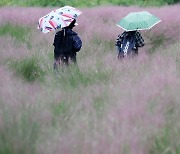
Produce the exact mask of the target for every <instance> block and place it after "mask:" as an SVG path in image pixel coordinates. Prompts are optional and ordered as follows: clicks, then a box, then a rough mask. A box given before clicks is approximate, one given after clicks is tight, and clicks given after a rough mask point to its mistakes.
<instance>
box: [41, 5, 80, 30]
mask: <svg viewBox="0 0 180 154" xmlns="http://www.w3.org/2000/svg"><path fill="white" fill-rule="evenodd" d="M81 13H82V12H81V11H80V10H78V9H76V8H73V7H71V6H64V7H62V8H59V9H56V10H54V11H52V12H50V13H48V14H47V15H45V16H43V17H41V18H40V19H39V21H38V29H40V30H41V31H42V32H43V33H48V32H51V31H55V30H57V29H59V28H63V27H67V26H69V24H70V23H71V22H72V21H73V20H74V19H75V18H77V17H78V16H79V15H80V14H81Z"/></svg>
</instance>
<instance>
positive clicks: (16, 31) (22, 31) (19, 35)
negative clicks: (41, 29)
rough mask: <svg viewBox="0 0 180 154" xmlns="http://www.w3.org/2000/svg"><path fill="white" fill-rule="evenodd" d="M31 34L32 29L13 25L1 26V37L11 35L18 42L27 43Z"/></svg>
mask: <svg viewBox="0 0 180 154" xmlns="http://www.w3.org/2000/svg"><path fill="white" fill-rule="evenodd" d="M29 34H30V28H28V27H25V26H20V25H12V24H10V23H7V24H4V25H2V26H0V35H2V36H4V35H10V36H11V37H13V38H15V39H16V40H17V41H18V42H23V43H24V42H26V40H27V38H28V36H29Z"/></svg>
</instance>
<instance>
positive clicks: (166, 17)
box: [0, 5, 180, 154]
mask: <svg viewBox="0 0 180 154" xmlns="http://www.w3.org/2000/svg"><path fill="white" fill-rule="evenodd" d="M52 9H55V8H52V7H46V8H40V7H39V8H37V7H34V8H33V7H1V8H0V14H1V16H0V44H1V45H0V154H60V153H61V154H100V153H103V154H179V153H180V140H179V139H180V133H179V132H180V119H179V118H180V95H179V91H180V52H179V48H180V15H179V10H180V5H172V6H164V7H159V8H156V7H145V8H144V7H143V8H142V7H137V6H136V7H133V6H130V7H122V6H98V7H93V8H83V9H81V10H82V12H83V13H82V14H81V15H80V16H79V17H78V19H77V22H78V26H77V27H75V29H74V30H75V31H76V32H77V33H78V34H79V36H80V37H81V39H82V41H83V47H82V49H81V51H80V52H79V53H78V57H77V61H78V65H77V66H74V65H70V67H68V68H64V69H60V71H59V74H56V73H54V72H53V46H52V43H53V39H54V33H53V32H52V33H48V34H43V33H42V32H41V31H39V30H38V29H37V21H38V19H39V18H40V17H41V16H43V15H45V14H47V13H48V12H50V11H51V10H52ZM142 10H147V11H148V12H150V13H152V14H154V15H156V16H158V17H159V18H160V19H161V20H162V21H161V22H160V23H159V24H157V25H156V26H154V27H153V28H152V29H151V30H147V31H142V32H141V33H142V36H143V37H144V39H145V43H146V45H145V46H144V47H143V48H140V49H139V55H138V56H137V57H134V58H131V57H127V58H125V59H123V60H122V61H119V60H117V52H116V49H115V45H114V43H115V39H116V38H117V36H118V34H120V33H122V32H123V30H122V29H120V28H119V27H117V26H116V23H117V22H118V21H119V20H120V19H121V18H122V17H123V16H125V15H126V14H127V13H129V12H131V11H142Z"/></svg>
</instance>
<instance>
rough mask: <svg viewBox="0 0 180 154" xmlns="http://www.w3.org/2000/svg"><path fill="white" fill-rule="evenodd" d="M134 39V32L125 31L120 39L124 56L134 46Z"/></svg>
mask: <svg viewBox="0 0 180 154" xmlns="http://www.w3.org/2000/svg"><path fill="white" fill-rule="evenodd" d="M135 43H136V39H135V33H134V32H127V34H125V35H124V37H123V39H122V45H121V52H123V55H124V56H126V55H127V54H128V53H130V52H131V51H132V50H133V49H134V47H135Z"/></svg>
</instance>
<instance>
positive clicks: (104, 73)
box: [57, 65, 110, 88]
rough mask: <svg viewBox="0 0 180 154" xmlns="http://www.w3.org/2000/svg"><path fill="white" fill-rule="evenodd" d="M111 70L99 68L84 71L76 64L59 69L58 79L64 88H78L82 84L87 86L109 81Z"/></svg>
mask: <svg viewBox="0 0 180 154" xmlns="http://www.w3.org/2000/svg"><path fill="white" fill-rule="evenodd" d="M109 77H110V70H106V69H105V68H97V70H88V71H87V72H82V71H81V70H80V69H79V68H78V67H77V66H76V65H72V66H69V67H68V68H62V69H61V70H59V75H58V81H57V83H59V84H60V85H61V86H63V87H64V88H77V87H78V86H80V85H83V86H87V85H89V84H94V83H96V82H97V81H98V82H108V80H109Z"/></svg>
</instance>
